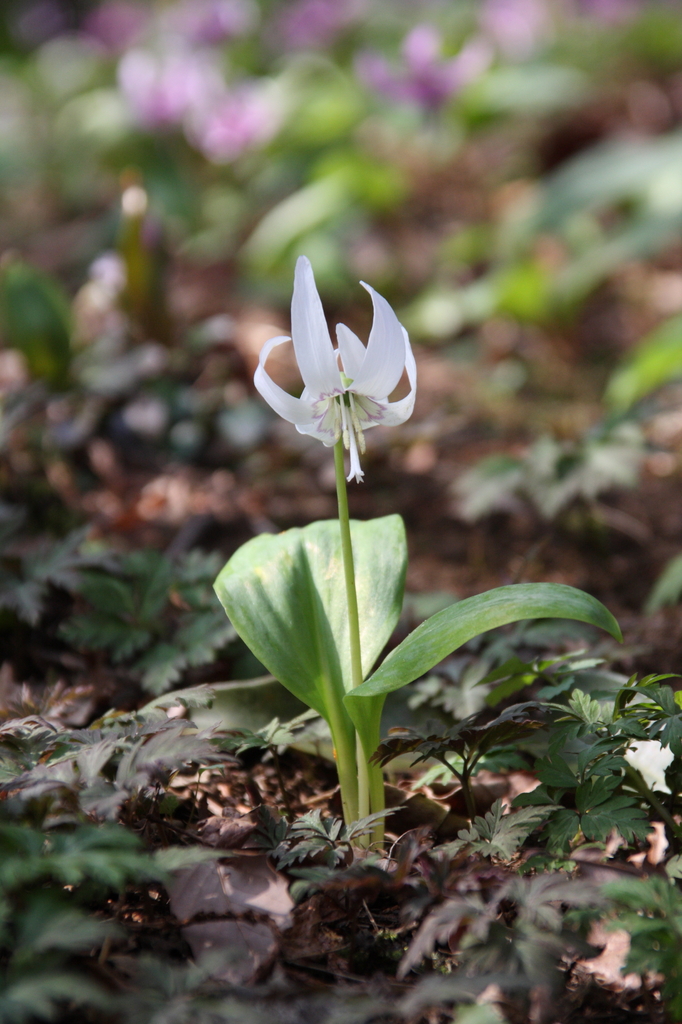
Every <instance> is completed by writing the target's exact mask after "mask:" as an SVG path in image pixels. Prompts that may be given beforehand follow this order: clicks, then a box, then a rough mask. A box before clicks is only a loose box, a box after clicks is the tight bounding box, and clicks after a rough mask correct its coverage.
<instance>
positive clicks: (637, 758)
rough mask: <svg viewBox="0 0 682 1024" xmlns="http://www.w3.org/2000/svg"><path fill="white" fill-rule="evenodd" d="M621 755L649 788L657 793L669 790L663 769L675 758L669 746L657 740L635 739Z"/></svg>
mask: <svg viewBox="0 0 682 1024" xmlns="http://www.w3.org/2000/svg"><path fill="white" fill-rule="evenodd" d="M623 756H624V758H625V760H626V761H627V762H628V764H631V765H632V767H633V768H636V769H637V771H638V772H639V774H640V775H641V776H642V778H643V779H644V781H645V782H646V784H647V786H648V787H649V789H655V790H657V791H658V792H659V793H669V792H670V786H669V785H668V783H667V782H666V781H665V770H666V768H667V767H668V765H670V764H672V762H673V761H674V759H675V755H674V754H673V752H672V750H671V749H670V747H664V746H663V745H662V744H661V743H659V741H658V740H635V742H634V743H631V744H630V746H629V748H628V749H627V750H626V751H625V754H624V755H623Z"/></svg>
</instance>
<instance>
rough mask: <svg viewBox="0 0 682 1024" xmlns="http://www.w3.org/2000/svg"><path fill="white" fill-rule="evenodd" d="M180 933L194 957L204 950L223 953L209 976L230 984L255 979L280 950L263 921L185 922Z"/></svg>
mask: <svg viewBox="0 0 682 1024" xmlns="http://www.w3.org/2000/svg"><path fill="white" fill-rule="evenodd" d="M182 934H183V937H184V938H185V939H186V941H187V942H188V943H189V945H190V947H191V950H192V955H193V956H194V957H195V959H199V957H201V956H205V955H206V953H215V952H220V953H224V955H225V962H224V964H223V966H221V967H219V968H218V969H217V970H215V971H214V972H213V975H212V976H213V977H214V978H215V979H216V980H217V981H224V982H227V983H228V984H230V985H244V984H246V983H247V982H250V981H254V980H255V979H256V977H257V976H258V975H259V974H260V973H261V972H262V971H263V970H264V969H265V968H267V967H268V966H269V964H270V963H271V962H272V961H273V959H274V957H275V955H276V954H277V950H278V949H279V941H278V938H277V936H276V935H275V933H274V931H273V929H272V928H271V927H270V925H268V924H266V923H265V922H262V921H255V922H253V921H202V922H201V923H200V924H189V925H187V926H186V927H185V928H183V929H182Z"/></svg>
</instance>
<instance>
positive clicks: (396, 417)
mask: <svg viewBox="0 0 682 1024" xmlns="http://www.w3.org/2000/svg"><path fill="white" fill-rule="evenodd" d="M401 330H402V332H403V338H404V342H405V369H406V370H407V379H408V381H409V382H410V390H409V392H408V394H407V395H405V397H404V398H401V399H399V400H398V401H397V402H389V403H388V405H387V407H386V410H385V412H384V413H383V415H382V417H381V423H382V425H383V426H386V427H397V426H398V424H399V423H404V422H405V420H408V419H409V418H410V416H411V415H412V410H413V409H414V400H415V398H416V396H417V364H416V363H415V361H414V355H413V353H412V346H411V345H410V339H409V338H408V336H407V331H406V330H405V328H404V327H402V328H401Z"/></svg>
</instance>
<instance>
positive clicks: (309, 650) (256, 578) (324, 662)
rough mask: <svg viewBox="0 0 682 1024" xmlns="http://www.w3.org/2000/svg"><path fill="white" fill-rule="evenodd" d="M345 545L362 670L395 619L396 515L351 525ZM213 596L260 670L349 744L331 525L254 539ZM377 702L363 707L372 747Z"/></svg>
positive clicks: (401, 546)
mask: <svg viewBox="0 0 682 1024" xmlns="http://www.w3.org/2000/svg"><path fill="white" fill-rule="evenodd" d="M351 538H352V543H353V554H354V560H355V573H356V587H357V594H358V610H359V617H360V645H361V650H362V665H363V673H367V672H368V671H369V670H370V669H371V667H372V665H373V664H374V662H375V661H376V659H377V657H378V655H379V654H380V652H381V650H382V648H383V647H384V645H385V644H386V642H387V640H388V639H389V637H390V635H391V633H392V631H393V628H394V626H395V624H396V622H397V620H398V616H399V614H400V609H401V605H402V596H403V587H404V581H405V569H406V562H407V552H406V544H405V528H404V526H403V522H402V520H401V518H400V517H399V516H386V517H385V518H382V519H373V520H370V521H369V522H366V523H360V522H351ZM215 589H216V593H217V594H218V597H219V598H220V601H221V602H222V604H223V607H224V608H225V611H226V612H227V614H228V616H229V618H230V621H231V622H232V624H233V625H234V627H235V629H236V630H237V632H238V633H239V635H240V636H241V637H242V639H243V640H244V641H245V642H246V644H247V645H248V646H249V647H250V649H251V650H252V651H253V653H254V654H255V655H256V657H257V658H258V659H259V660H260V661H261V662H262V663H263V665H265V666H266V668H267V669H268V670H269V671H270V672H271V673H272V674H273V675H274V676H275V677H276V678H277V679H279V681H280V682H281V683H283V684H284V686H286V687H287V689H289V690H291V692H292V693H293V694H295V696H297V697H298V698H299V699H300V700H302V701H304V702H305V703H306V704H307V705H308V706H309V707H312V708H314V709H315V710H316V711H317V712H319V714H321V715H322V716H323V717H324V718H326V719H327V721H328V722H329V724H330V727H331V729H332V734H333V735H334V736H335V740H336V739H337V738H338V736H337V734H338V730H339V729H341V730H343V731H344V732H345V733H346V736H347V737H349V738H350V741H351V742H353V741H352V732H353V731H352V725H351V722H350V721H349V720H348V718H347V716H346V714H345V712H344V710H343V707H342V705H341V703H340V702H341V699H342V697H343V695H344V693H345V692H346V691H348V690H350V687H351V666H350V642H349V636H348V611H347V607H346V590H345V583H344V575H343V563H342V557H341V536H340V531H339V524H338V522H337V521H336V520H326V521H323V522H317V523H312V524H311V525H310V526H306V527H305V528H304V529H293V530H287V531H286V532H285V533H281V534H279V535H277V536H272V535H270V534H267V535H266V534H263V535H261V536H260V537H254V539H253V540H251V541H249V542H248V543H247V544H245V545H244V546H243V547H242V548H240V549H239V551H237V553H236V554H235V555H233V557H232V558H231V559H230V561H229V562H228V563H227V565H226V566H225V568H224V569H223V571H222V572H221V573H220V575H219V577H218V579H217V580H216V584H215ZM382 704H383V697H382V696H380V698H379V699H378V700H375V701H373V702H372V705H373V706H370V705H369V704H368V703H367V702H365V703H364V705H363V707H364V716H365V718H364V722H363V726H364V729H363V731H365V733H366V727H367V722H368V721H369V720H370V719H371V721H372V723H373V724H374V723H375V722H376V729H375V730H374V731H375V732H376V733H377V742H378V718H379V716H380V713H381V705H382ZM334 708H337V709H338V710H337V711H334ZM333 719H336V720H333ZM358 731H360V727H358ZM361 735H362V733H361ZM363 739H364V738H363ZM375 746H376V744H375ZM372 749H373V748H372Z"/></svg>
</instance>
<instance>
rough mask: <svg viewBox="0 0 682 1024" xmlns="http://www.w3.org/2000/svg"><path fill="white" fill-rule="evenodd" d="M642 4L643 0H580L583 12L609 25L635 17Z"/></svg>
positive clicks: (579, 4) (579, 5)
mask: <svg viewBox="0 0 682 1024" xmlns="http://www.w3.org/2000/svg"><path fill="white" fill-rule="evenodd" d="M642 6H643V4H642V3H641V0H578V7H579V9H580V11H581V13H583V14H587V15H588V16H589V17H592V18H596V20H597V21H603V22H605V23H606V24H607V25H616V24H618V23H619V22H622V21H627V20H628V19H629V18H633V17H634V16H635V15H636V14H637V12H638V11H639V10H641V8H642Z"/></svg>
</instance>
